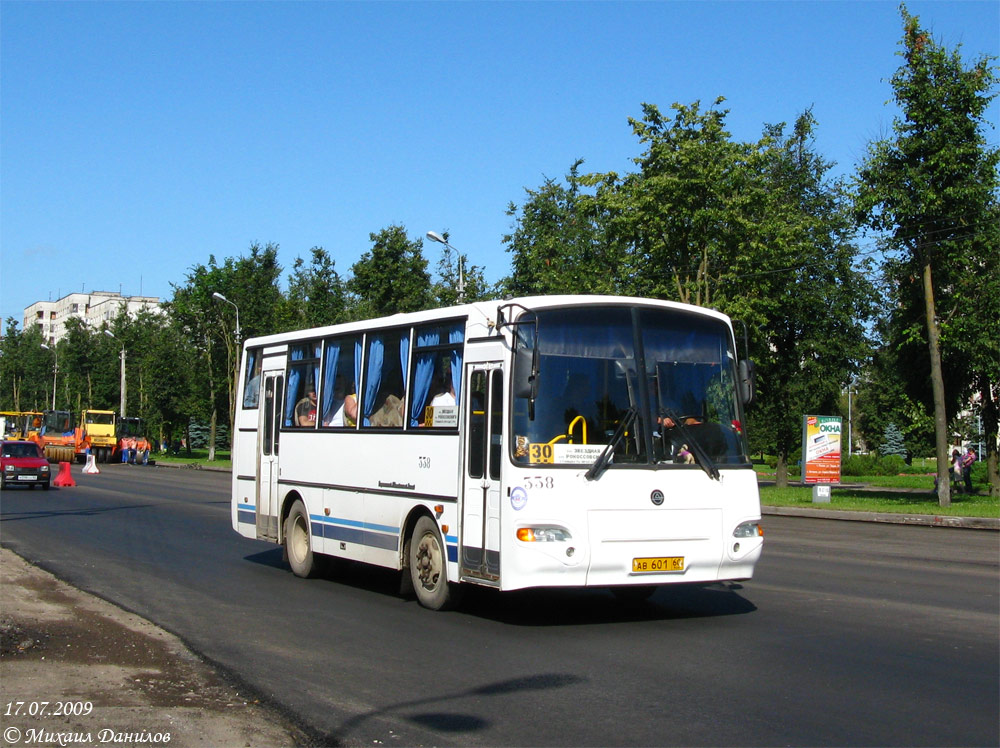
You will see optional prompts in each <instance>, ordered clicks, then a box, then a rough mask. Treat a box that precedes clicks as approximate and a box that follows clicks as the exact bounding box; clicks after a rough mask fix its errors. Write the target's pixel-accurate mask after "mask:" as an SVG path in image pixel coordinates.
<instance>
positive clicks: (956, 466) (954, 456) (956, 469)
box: [951, 449, 962, 493]
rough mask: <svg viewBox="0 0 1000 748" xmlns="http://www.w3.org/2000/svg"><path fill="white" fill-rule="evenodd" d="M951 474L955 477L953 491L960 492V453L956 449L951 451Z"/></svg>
mask: <svg viewBox="0 0 1000 748" xmlns="http://www.w3.org/2000/svg"><path fill="white" fill-rule="evenodd" d="M951 474H952V477H953V478H954V479H955V493H962V453H961V452H959V451H958V450H957V449H953V450H952V451H951Z"/></svg>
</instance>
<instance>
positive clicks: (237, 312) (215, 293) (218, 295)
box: [212, 291, 240, 348]
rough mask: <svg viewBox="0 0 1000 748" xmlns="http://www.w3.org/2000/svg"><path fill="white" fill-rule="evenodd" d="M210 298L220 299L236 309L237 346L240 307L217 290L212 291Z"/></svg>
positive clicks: (238, 343)
mask: <svg viewBox="0 0 1000 748" xmlns="http://www.w3.org/2000/svg"><path fill="white" fill-rule="evenodd" d="M212 298H213V299H217V300H218V301H222V302H224V303H226V304H229V306H231V307H232V308H233V309H235V310H236V347H237V348H239V345H240V308H239V307H238V306H236V304H234V303H233V302H231V301H230V300H229V299H227V298H226V297H225V296H223V295H222V294H221V293H219V292H218V291H214V292H213V293H212Z"/></svg>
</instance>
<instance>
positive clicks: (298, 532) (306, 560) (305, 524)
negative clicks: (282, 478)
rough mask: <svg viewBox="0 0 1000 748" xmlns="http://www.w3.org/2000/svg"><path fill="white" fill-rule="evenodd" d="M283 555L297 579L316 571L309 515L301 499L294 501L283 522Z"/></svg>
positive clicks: (309, 575) (311, 574)
mask: <svg viewBox="0 0 1000 748" xmlns="http://www.w3.org/2000/svg"><path fill="white" fill-rule="evenodd" d="M285 555H286V556H287V557H288V565H289V566H290V567H292V571H293V572H294V573H295V576H297V577H303V578H307V577H311V576H313V574H314V573H315V571H316V563H315V561H314V559H313V551H312V537H311V536H310V534H309V515H307V514H306V507H305V505H304V504H303V503H302V501H301V499H296V500H295V503H294V504H292V510H291V511H290V512H289V513H288V518H287V519H286V520H285Z"/></svg>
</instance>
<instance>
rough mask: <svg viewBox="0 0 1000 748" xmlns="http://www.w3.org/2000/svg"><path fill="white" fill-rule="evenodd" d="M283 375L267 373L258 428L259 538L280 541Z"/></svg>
mask: <svg viewBox="0 0 1000 748" xmlns="http://www.w3.org/2000/svg"><path fill="white" fill-rule="evenodd" d="M284 382H285V377H284V375H283V374H274V375H272V374H268V373H265V374H264V397H263V400H262V402H261V413H260V419H261V421H260V427H259V428H258V429H257V537H258V538H260V539H261V540H270V541H272V542H275V543H277V542H278V438H279V437H280V435H281V431H280V426H281V393H282V392H284V391H285V385H284Z"/></svg>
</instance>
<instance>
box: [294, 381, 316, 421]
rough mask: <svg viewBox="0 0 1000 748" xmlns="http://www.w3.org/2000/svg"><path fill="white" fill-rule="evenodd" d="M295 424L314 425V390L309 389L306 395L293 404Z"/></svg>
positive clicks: (312, 388) (313, 388)
mask: <svg viewBox="0 0 1000 748" xmlns="http://www.w3.org/2000/svg"><path fill="white" fill-rule="evenodd" d="M295 422H296V423H297V424H298V425H299V426H315V425H316V388H315V387H310V388H309V390H308V394H307V395H306V396H305V397H304V398H302V399H301V400H299V401H298V402H297V403H296V404H295Z"/></svg>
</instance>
